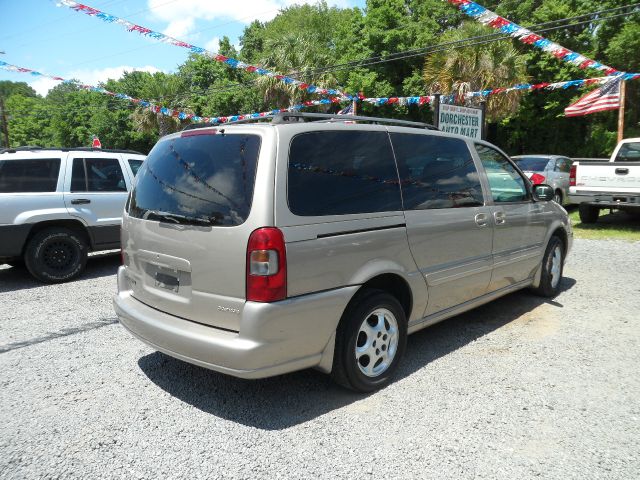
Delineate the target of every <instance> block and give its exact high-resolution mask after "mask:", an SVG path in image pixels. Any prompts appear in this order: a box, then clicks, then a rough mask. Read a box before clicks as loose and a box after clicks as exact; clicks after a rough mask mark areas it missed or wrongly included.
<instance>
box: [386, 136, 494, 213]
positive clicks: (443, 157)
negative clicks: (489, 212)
mask: <svg viewBox="0 0 640 480" xmlns="http://www.w3.org/2000/svg"><path fill="white" fill-rule="evenodd" d="M391 143H392V144H393V149H394V151H395V154H396V159H397V161H398V170H399V172H400V183H401V185H402V198H403V201H404V208H405V210H422V209H432V208H457V207H473V206H479V205H484V199H483V197H482V187H481V186H480V179H479V177H478V171H477V169H476V166H475V165H474V163H473V158H472V157H471V152H469V148H468V147H467V144H466V143H465V142H464V141H462V140H458V139H456V138H447V137H439V136H435V135H415V134H410V133H392V134H391Z"/></svg>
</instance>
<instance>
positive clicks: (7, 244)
mask: <svg viewBox="0 0 640 480" xmlns="http://www.w3.org/2000/svg"><path fill="white" fill-rule="evenodd" d="M31 227H32V225H31V224H22V225H0V239H2V241H0V258H13V257H19V256H20V255H22V249H23V247H24V244H25V242H26V240H27V236H28V235H29V231H30V230H31Z"/></svg>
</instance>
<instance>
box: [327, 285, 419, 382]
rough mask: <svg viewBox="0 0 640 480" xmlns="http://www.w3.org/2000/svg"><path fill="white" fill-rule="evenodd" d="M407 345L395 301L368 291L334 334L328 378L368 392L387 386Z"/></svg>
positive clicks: (349, 309) (404, 325)
mask: <svg viewBox="0 0 640 480" xmlns="http://www.w3.org/2000/svg"><path fill="white" fill-rule="evenodd" d="M406 345H407V321H406V318H405V314H404V310H403V308H402V306H401V305H400V303H399V302H398V300H396V298H395V297H393V296H392V295H389V294H388V293H384V292H382V291H380V290H369V291H367V292H365V293H364V294H363V295H361V296H359V297H358V298H357V299H356V300H355V301H353V302H352V303H351V304H350V305H349V306H348V307H347V309H346V310H345V313H344V315H343V316H342V319H341V320H340V324H339V326H338V330H337V334H336V348H335V354H334V359H333V369H332V375H333V378H334V380H335V381H336V382H337V383H339V384H340V385H342V386H344V387H347V388H350V389H351V390H356V391H359V392H371V391H373V390H377V389H379V388H382V387H384V386H385V385H387V384H388V383H389V382H390V381H391V378H392V377H393V374H394V373H395V371H396V370H397V368H398V364H399V362H400V359H401V358H402V356H403V354H404V351H405V348H406Z"/></svg>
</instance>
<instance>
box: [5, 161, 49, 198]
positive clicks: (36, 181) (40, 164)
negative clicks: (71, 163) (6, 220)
mask: <svg viewBox="0 0 640 480" xmlns="http://www.w3.org/2000/svg"><path fill="white" fill-rule="evenodd" d="M59 172H60V159H59V158H38V159H28V160H27V159H25V160H19V159H16V160H0V193H20V192H24V193H35V192H40V193H44V192H55V191H56V188H57V185H58V173H59Z"/></svg>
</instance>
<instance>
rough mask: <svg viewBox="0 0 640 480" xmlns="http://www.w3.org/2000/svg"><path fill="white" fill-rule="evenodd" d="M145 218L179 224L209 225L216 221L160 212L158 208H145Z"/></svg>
mask: <svg viewBox="0 0 640 480" xmlns="http://www.w3.org/2000/svg"><path fill="white" fill-rule="evenodd" d="M142 218H144V219H145V220H160V221H165V222H171V223H177V224H180V225H205V226H210V225H214V224H215V223H216V221H215V218H203V217H190V216H188V215H180V214H178V213H170V212H161V211H158V210H147V211H146V212H145V213H144V215H143V216H142Z"/></svg>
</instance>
